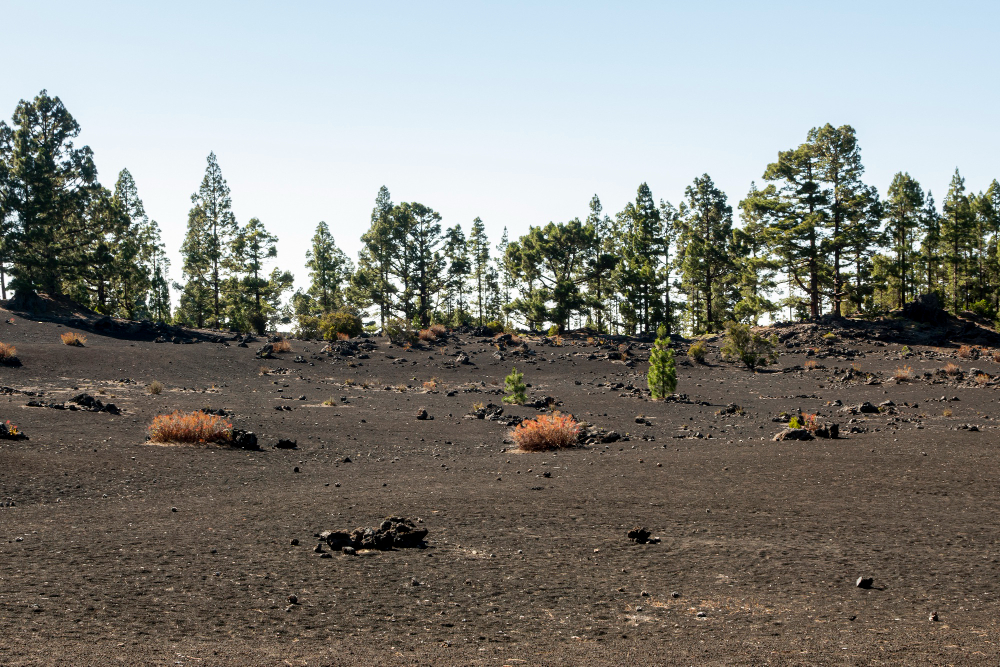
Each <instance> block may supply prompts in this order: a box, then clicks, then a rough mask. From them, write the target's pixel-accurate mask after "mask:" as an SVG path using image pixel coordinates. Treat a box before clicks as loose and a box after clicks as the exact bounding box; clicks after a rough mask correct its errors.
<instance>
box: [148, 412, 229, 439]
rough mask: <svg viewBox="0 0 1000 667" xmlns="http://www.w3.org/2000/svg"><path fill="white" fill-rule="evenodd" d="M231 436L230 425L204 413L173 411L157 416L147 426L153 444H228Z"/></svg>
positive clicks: (220, 418) (219, 418)
mask: <svg viewBox="0 0 1000 667" xmlns="http://www.w3.org/2000/svg"><path fill="white" fill-rule="evenodd" d="M232 434H233V425H232V424H230V423H229V422H227V421H226V420H225V419H223V418H222V417H219V416H217V415H209V414H205V413H204V412H191V413H189V414H183V413H181V412H180V411H174V412H173V413H171V414H169V415H158V416H157V417H156V418H155V419H153V423H152V424H150V425H149V439H150V440H152V441H153V442H191V443H195V442H229V439H230V438H231V437H232Z"/></svg>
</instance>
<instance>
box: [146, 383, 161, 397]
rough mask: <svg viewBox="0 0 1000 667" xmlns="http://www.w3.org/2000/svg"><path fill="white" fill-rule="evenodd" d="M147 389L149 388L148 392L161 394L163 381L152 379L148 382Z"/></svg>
mask: <svg viewBox="0 0 1000 667" xmlns="http://www.w3.org/2000/svg"><path fill="white" fill-rule="evenodd" d="M148 389H149V393H150V394H153V395H154V396H155V395H156V394H162V393H163V383H162V382H160V381H159V380H153V381H152V382H150V383H149V387H148Z"/></svg>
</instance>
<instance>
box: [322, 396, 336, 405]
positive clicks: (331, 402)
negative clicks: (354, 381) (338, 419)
mask: <svg viewBox="0 0 1000 667" xmlns="http://www.w3.org/2000/svg"><path fill="white" fill-rule="evenodd" d="M322 405H325V406H327V407H330V406H331V405H337V399H335V398H334V397H333V396H331V397H330V398H328V399H326V400H325V401H323V403H322Z"/></svg>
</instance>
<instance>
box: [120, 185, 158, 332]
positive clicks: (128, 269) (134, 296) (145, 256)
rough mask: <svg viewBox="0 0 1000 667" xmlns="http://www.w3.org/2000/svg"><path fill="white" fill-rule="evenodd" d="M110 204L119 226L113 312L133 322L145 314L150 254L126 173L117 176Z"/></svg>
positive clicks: (136, 197)
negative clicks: (115, 213) (119, 221)
mask: <svg viewBox="0 0 1000 667" xmlns="http://www.w3.org/2000/svg"><path fill="white" fill-rule="evenodd" d="M114 204H115V207H116V208H117V209H118V212H119V215H120V216H121V223H122V224H120V225H117V226H116V228H115V230H114V232H115V234H114V238H113V241H112V247H113V251H112V252H113V255H114V275H113V278H112V280H113V284H112V291H113V296H112V299H113V311H114V313H115V314H116V315H118V316H123V317H127V318H128V319H135V318H136V315H137V313H145V312H147V305H146V302H147V298H148V295H149V290H150V288H151V277H152V276H151V267H150V265H149V264H150V261H151V259H152V253H153V252H154V251H153V249H152V248H151V247H150V245H151V243H152V240H151V238H150V230H149V218H148V217H146V210H145V207H144V206H143V204H142V200H141V199H140V198H139V190H138V188H137V187H136V185H135V180H134V179H133V178H132V174H131V173H129V171H128V169H122V170H121V172H119V174H118V181H117V182H116V183H115V194H114Z"/></svg>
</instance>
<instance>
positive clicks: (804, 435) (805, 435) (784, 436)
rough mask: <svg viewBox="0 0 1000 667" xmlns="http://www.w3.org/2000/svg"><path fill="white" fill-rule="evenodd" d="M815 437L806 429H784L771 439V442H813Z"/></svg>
mask: <svg viewBox="0 0 1000 667" xmlns="http://www.w3.org/2000/svg"><path fill="white" fill-rule="evenodd" d="M814 439H815V437H814V436H813V434H812V433H810V432H809V430H808V429H804V428H786V429H785V430H784V431H782V432H781V433H778V434H777V435H775V436H774V437H773V438H771V441H772V442H781V441H782V440H814Z"/></svg>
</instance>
